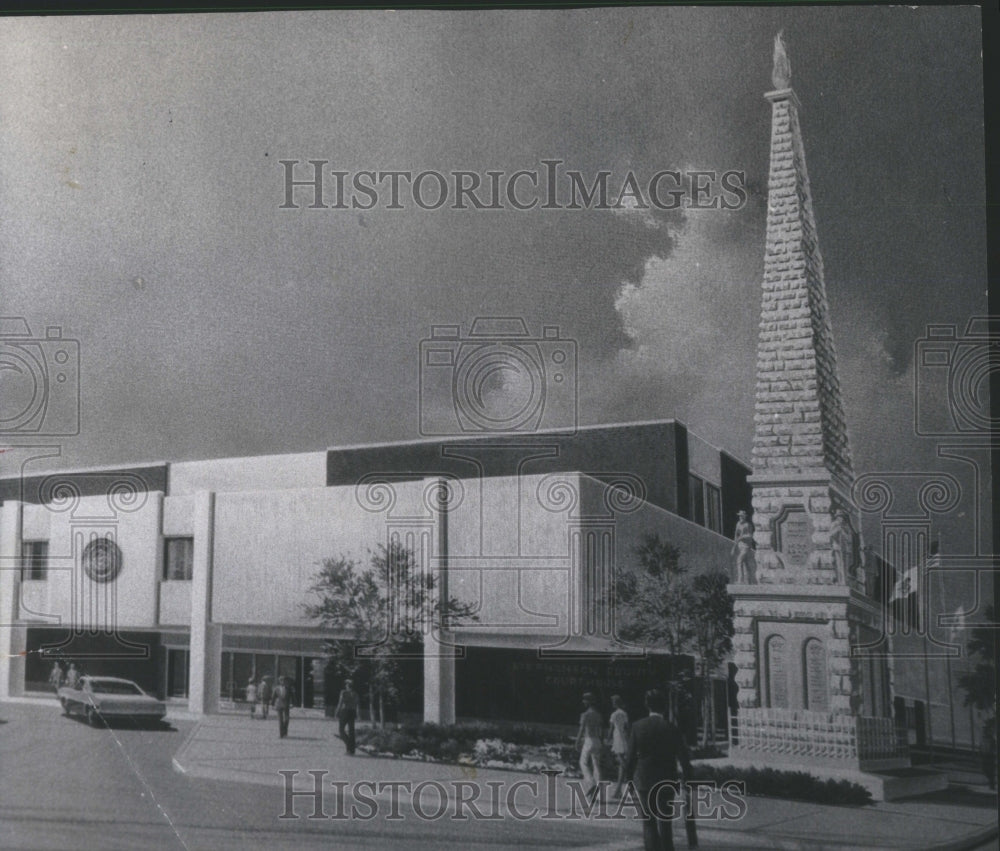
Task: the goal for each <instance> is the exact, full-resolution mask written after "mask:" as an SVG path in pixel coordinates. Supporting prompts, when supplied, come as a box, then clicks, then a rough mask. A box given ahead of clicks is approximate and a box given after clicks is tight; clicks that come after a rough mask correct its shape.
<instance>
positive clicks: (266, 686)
mask: <svg viewBox="0 0 1000 851" xmlns="http://www.w3.org/2000/svg"><path fill="white" fill-rule="evenodd" d="M271 691H272V689H271V678H270V677H269V676H268V675H267V674H265V675H264V676H263V677H261V680H260V688H259V689H258V690H257V697H259V698H260V717H261V718H263V719H264V720H265V721H266V720H267V715H268V712H270V710H271Z"/></svg>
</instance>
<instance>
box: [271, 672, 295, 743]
mask: <svg viewBox="0 0 1000 851" xmlns="http://www.w3.org/2000/svg"><path fill="white" fill-rule="evenodd" d="M293 694H294V692H293V690H292V685H291V683H289V682H288V677H278V684H277V685H276V686H275V687H274V694H273V695H272V697H271V705H272V706H273V707H274V709H275V711H276V712H277V714H278V737H279V738H282V739H283V738H285V736H287V735H288V722H289V720H290V715H289V710H290V709H291V706H292V699H293Z"/></svg>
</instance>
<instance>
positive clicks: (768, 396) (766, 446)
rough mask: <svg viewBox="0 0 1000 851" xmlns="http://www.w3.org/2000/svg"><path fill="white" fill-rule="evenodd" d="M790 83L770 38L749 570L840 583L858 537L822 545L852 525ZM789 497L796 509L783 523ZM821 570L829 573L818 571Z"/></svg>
mask: <svg viewBox="0 0 1000 851" xmlns="http://www.w3.org/2000/svg"><path fill="white" fill-rule="evenodd" d="M791 77H792V71H791V63H790V62H789V59H788V53H787V50H786V48H785V42H784V38H783V36H782V33H778V36H777V38H776V39H775V42H774V65H773V70H772V75H771V80H772V82H773V84H774V85H775V86H776V88H775V90H773V91H771V92H768V93H767V94H766V95H765V97H766V98H767V100H769V101H770V102H771V164H770V174H769V183H768V203H767V232H766V238H765V247H764V281H763V288H762V297H761V319H760V336H759V341H758V348H757V385H756V396H755V409H754V440H753V455H752V459H753V472H754V474H753V479H752V484H753V487H754V498H753V508H754V524H755V526H756V528H757V547H758V554H757V566H758V570H759V572H760V574H761V575H760V577H759V579H760V580H761V581H767V580H769V579H770V580H771V581H777V582H792V583H795V582H800V581H809V582H840V583H846V582H847V579H848V576H849V573H850V571H851V570H852V569H853V568H855V567H857V565H854V564H851V563H849V562H852V561H854V560H856V559H855V556H854V554H853V552H852V554H851V556H850V558H844V556H845V553H846V547H844V546H841V545H842V544H847V545H850V547H851V549H852V550H854V549H856V547H855V546H854V544H855V541H853V540H852V541H848V542H841V541H840V540H839V539H838V537H837V535H838V533H837V532H834V541H833V542H832V543H833V546H832V548H831V542H830V541H829V540H825V538H827V537H829V534H830V533H831V531H833V528H834V526H838V525H839V524H841V523H846V524H848V525H850V526H851V531H852V532H853V529H856V528H857V522H856V518H855V516H854V515H855V512H854V510H853V507H852V504H851V501H850V493H851V486H852V484H853V482H854V472H853V468H852V464H851V451H850V445H849V442H848V437H847V423H846V419H845V417H844V407H843V402H842V399H841V393H840V382H839V379H838V377H837V357H836V353H835V350H834V345H833V333H832V331H831V328H830V318H829V307H828V304H827V297H826V285H825V282H824V279H823V258H822V255H821V254H820V249H819V237H818V234H817V230H816V220H815V217H814V213H813V202H812V192H811V190H810V186H809V173H808V171H807V170H806V156H805V147H804V145H803V141H802V130H801V127H800V126H799V109H800V105H799V101H798V98H797V97H796V96H795V92H794V91H793V90H792V89H791V86H790V84H791ZM790 501H794V502H795V503H796V505H798V504H801V508H802V511H801V512H795V511H792V514H794V515H796V516H792V517H791V518H789V517H787V513H788V511H789V510H790V504H791V502H790ZM783 509H785V510H786V516H785V517H782V518H781V519H782V521H783V522H782V523H781V524H780V525H779V526H778V528H776V529H774V530H773V532H774V534H771V533H770V532H769V529H768V527H769V525H773V523H772V521H774V520H776V519H777V517H778V515H779V514H780V513H781V511H782V510H783ZM841 512H842V513H843V514H842V516H841V517H840V519H839V520H838V519H837V517H838V515H839V514H840V513H841ZM786 520H787V521H788V522H784V521H786ZM782 531H785V532H786V534H785V536H784V539H782V536H781V532H782ZM807 539H808V540H807ZM838 547H840V548H841V549H844V552H839V551H838V549H837V548H838ZM806 550H808V551H809V552H808V553H807V552H806ZM824 550H826V552H824ZM825 569H833V570H834V571H835V573H831V574H829V575H823V574H816V573H815V571H817V570H825ZM807 571H809V574H808V575H807V574H806V572H807ZM776 574H780V576H779V575H776Z"/></svg>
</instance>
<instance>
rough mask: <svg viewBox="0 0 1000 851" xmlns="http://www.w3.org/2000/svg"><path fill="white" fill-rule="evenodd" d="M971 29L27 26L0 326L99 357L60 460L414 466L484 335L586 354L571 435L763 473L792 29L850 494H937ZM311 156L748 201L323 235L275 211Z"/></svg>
mask: <svg viewBox="0 0 1000 851" xmlns="http://www.w3.org/2000/svg"><path fill="white" fill-rule="evenodd" d="M979 22H980V13H979V10H978V9H977V8H975V7H969V8H926V7H925V8H915V9H909V8H904V7H898V8H887V7H881V8H863V7H854V8H843V9H840V8H838V9H834V8H811V9H803V8H794V9H791V8H790V9H771V8H768V9H763V8H761V9H751V8H695V9H678V8H671V9H654V8H642V9H614V10H582V11H512V12H471V11H467V12H454V13H444V12H436V13H433V12H426V13H412V12H373V13H366V12H331V13H267V14H253V15H207V16H206V15H196V16H195V15H192V16H167V17H155V16H148V17H147V16H135V17H131V16H130V17H106V18H101V17H81V18H66V17H64V18H29V19H12V18H7V19H2V20H0V90H2V91H3V92H4V97H3V98H2V100H0V197H2V199H3V213H2V215H0V308H2V314H3V315H5V316H21V317H24V318H26V319H27V320H28V322H29V324H30V326H31V329H32V331H33V332H34V333H35V334H36V335H38V334H44V328H45V327H46V326H50V325H58V326H61V327H62V329H63V334H64V336H65V337H68V338H71V339H74V340H78V341H79V346H80V392H81V399H82V408H81V430H80V433H79V435H75V436H69V437H65V438H63V439H60V441H59V442H60V445H61V452H62V455H61V458H60V459H59V461H58V462H54V464H56V465H61V466H67V467H80V466H89V465H96V464H106V463H126V462H135V461H150V460H179V459H193V458H205V457H215V456H222V455H249V454H260V453H280V452H293V451H299V450H313V449H320V448H324V447H327V446H334V445H341V444H349V443H359V442H367V441H375V440H396V439H409V438H414V437H418V436H419V430H420V422H421V421H420V416H419V407H418V405H419V400H420V392H419V389H420V356H419V355H420V343H421V340H423V339H425V338H427V337H428V335H429V334H430V331H431V326H432V325H435V324H443V323H444V324H447V323H450V324H461V325H462V327H463V332H464V333H467V332H468V329H469V323H470V322H471V321H472V320H473V319H474V318H475V317H477V316H521V317H523V318H524V320H525V322H526V324H527V326H528V328H529V330H530V331H531V332H532V333H533V334H538V333H539V332H540V331H541V328H542V326H544V325H554V326H558V327H559V333H560V336H561V337H564V338H566V339H569V340H573V341H575V342H576V345H577V356H578V362H579V373H578V378H577V382H576V392H577V393H578V398H579V421H580V422H581V423H599V422H621V421H629V420H636V419H654V418H663V417H676V418H679V419H681V420H683V421H685V422H686V423H687V424H688V425H689V427H691V428H692V429H693V430H694V431H695V432H697V433H699V434H700V435H702V436H704V437H705V438H707V439H708V440H710V441H712V442H714V443H716V444H718V445H721V446H724V447H726V448H728V449H730V450H731V451H733V452H735V453H736V454H738V455H740V456H742V457H744V458H749V455H750V444H751V440H752V428H753V395H752V388H753V382H754V361H755V348H756V327H757V322H758V316H759V308H760V297H759V287H760V281H761V277H762V270H763V240H764V224H765V212H766V184H767V167H768V142H769V122H770V105H769V104H768V103H767V101H765V100H764V98H763V94H764V92H765V91H767V90H768V89H770V88H771V80H770V74H771V54H772V43H773V39H774V35H775V33H776V32H777V31H778V30H779V29H782V28H783V29H784V32H785V38H786V41H787V43H788V50H789V54H790V57H791V62H792V73H793V78H792V84H793V86H794V88H795V90H796V92H797V94H798V96H799V98H800V100H801V102H802V110H801V122H802V127H803V133H804V137H805V143H806V152H807V159H808V164H809V172H810V177H811V181H812V189H813V196H814V199H815V208H816V218H817V223H818V227H819V233H820V242H821V247H822V251H823V255H824V261H825V267H826V283H827V289H828V294H829V300H830V303H831V312H832V321H833V329H834V336H835V340H836V344H837V351H838V357H839V364H840V373H841V381H842V385H843V387H844V392H845V404H846V409H847V416H848V422H849V428H850V433H851V438H852V441H853V451H854V456H855V468H856V471H857V472H859V473H861V472H865V471H869V470H883V469H897V470H898V469H920V468H921V465H925V464H929V463H931V461H930V460H929V459H931V458H933V454H934V451H935V444H934V443H933V442H931V441H928V440H926V439H917V438H915V437H914V435H913V424H912V423H913V391H912V387H913V380H914V359H913V351H914V344H915V341H916V340H917V339H918V338H919V337H921V336H922V335H923V333H924V330H925V326H926V325H927V324H928V323H949V322H950V323H959V324H961V325H963V326H964V323H965V322H966V321H967V319H968V318H969V317H970V316H972V315H974V314H977V313H984V312H985V309H986V272H985V257H986V251H985V217H984V202H985V192H984V155H983V119H982V103H983V101H982V82H981V72H982V69H981V60H980V47H979V45H980V24H979ZM309 159H322V160H328V161H329V163H330V164H329V165H328V166H327V168H328V169H339V170H343V171H346V172H350V173H352V174H353V173H355V172H359V171H365V170H371V171H388V170H409V171H412V172H414V173H417V172H419V171H422V170H436V171H439V172H443V173H446V174H447V173H450V172H452V171H455V170H468V171H473V172H476V173H477V174H480V175H485V174H486V173H487V172H488V171H491V170H492V171H503V172H505V173H506V174H508V175H509V174H511V173H513V172H515V171H517V170H519V169H527V170H533V171H536V172H539V173H541V169H542V166H541V162H542V160H545V159H558V160H561V161H562V162H563V164H564V165H563V166H562V168H565V169H574V170H578V171H580V172H581V173H582V174H583V175H584V176H586V177H587V178H588V180H591V179H592V178H593V176H594V175H596V174H597V173H598V172H599V171H601V170H609V171H612V172H613V174H614V177H613V178H612V180H611V181H610V183H611V185H612V186H615V185H618V186H620V184H621V179H622V176H623V175H624V174H626V173H627V172H628V171H632V172H634V173H635V174H636V175H637V176H638V177H639V180H640V183H641V182H642V180H643V179H645V181H647V182H648V180H649V179H650V177H651V176H652V175H653V174H655V173H656V172H658V171H661V170H679V171H685V170H697V169H701V170H708V171H716V172H719V173H721V172H725V171H728V170H735V171H739V172H743V173H744V174H745V185H746V188H747V202H746V203H745V204H744V205H743V206H742V207H740V208H739V209H735V210H722V209H709V210H682V211H680V212H676V211H675V212H672V213H665V214H660V215H652V214H650V213H649V212H648V211H635V210H632V211H629V210H597V209H590V210H541V209H537V208H536V209H534V210H531V211H523V212H522V211H517V210H513V209H510V208H509V207H508V208H507V209H503V210H481V211H476V210H471V209H466V210H455V209H449V207H450V205H445V206H444V207H442V208H441V209H438V210H426V209H420V208H419V207H417V206H416V205H415V204H413V203H412V202H411V201H409V200H407V203H406V204H404V205H403V206H404V209H402V210H390V209H386V208H385V207H386V201H385V200H380V203H379V204H378V205H377V206H376V207H374V208H373V209H370V210H356V209H346V210H342V209H325V210H311V209H305V207H306V205H307V204H308V203H309V201H310V200H311V199H310V198H309V195H308V193H303V192H302V191H301V190H296V191H297V192H298V193H299V194H298V195H297V196H296V197H297V198H299V199H301V205H302V208H301V209H281V205H282V203H283V201H284V167H283V166H281V165H280V161H281V160H300V161H302V162H303V163H305V161H306V160H309ZM307 168H308V167H307V166H304V165H303V169H307ZM304 176H307V171H306V170H301V171H297V172H296V177H304ZM484 180H485V178H484ZM432 197H433V196H432ZM327 200H328V203H332V201H331V200H330V199H327ZM4 380H5V381H9V380H11V379H9V378H8V377H5V378H4ZM515 389H516V388H515ZM4 392H6V391H4ZM12 392H13V391H12ZM52 392H53V393H55V390H53V391H52ZM15 397H16V394H15V396H8V397H7V398H8V399H11V398H15ZM18 398H19V397H18ZM428 404H429V403H428ZM5 416H8V417H9V416H11V412H10V411H6V412H5Z"/></svg>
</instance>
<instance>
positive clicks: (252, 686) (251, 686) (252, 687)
mask: <svg viewBox="0 0 1000 851" xmlns="http://www.w3.org/2000/svg"><path fill="white" fill-rule="evenodd" d="M247 703H248V704H249V705H250V717H251V718H256V717H257V683H255V682H254V681H253V677H250V681H249V682H248V683H247Z"/></svg>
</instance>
